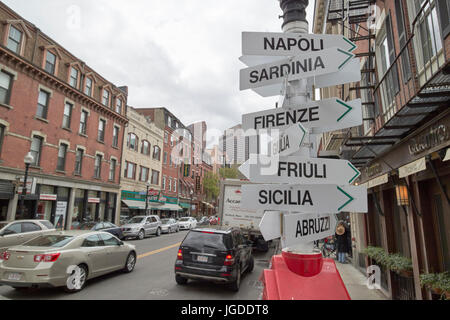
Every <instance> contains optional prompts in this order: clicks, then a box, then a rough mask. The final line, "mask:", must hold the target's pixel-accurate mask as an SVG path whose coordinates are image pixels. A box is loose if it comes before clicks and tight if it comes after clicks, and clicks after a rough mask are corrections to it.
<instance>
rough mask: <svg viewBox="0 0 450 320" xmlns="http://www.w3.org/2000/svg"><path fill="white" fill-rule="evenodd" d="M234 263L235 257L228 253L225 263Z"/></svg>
mask: <svg viewBox="0 0 450 320" xmlns="http://www.w3.org/2000/svg"><path fill="white" fill-rule="evenodd" d="M233 263H234V257H233V255H231V254H227V256H226V257H225V261H224V263H223V265H224V266H231V265H232V264H233Z"/></svg>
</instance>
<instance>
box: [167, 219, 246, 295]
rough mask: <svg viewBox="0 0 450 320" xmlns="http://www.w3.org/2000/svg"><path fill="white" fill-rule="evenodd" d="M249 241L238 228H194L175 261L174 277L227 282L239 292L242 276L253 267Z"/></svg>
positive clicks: (183, 282) (184, 282) (181, 282)
mask: <svg viewBox="0 0 450 320" xmlns="http://www.w3.org/2000/svg"><path fill="white" fill-rule="evenodd" d="M253 266H254V260H253V256H252V243H251V242H250V241H248V240H246V239H245V238H244V236H243V235H242V232H241V231H240V229H237V228H230V227H218V228H217V229H209V228H206V229H193V230H191V231H190V232H189V233H188V234H187V235H186V237H185V238H184V240H183V242H182V243H181V246H180V248H179V250H178V255H177V260H176V262H175V280H176V281H177V283H178V284H186V283H187V281H188V279H194V280H195V279H198V280H208V281H212V282H217V283H228V284H230V286H231V289H232V290H234V291H239V286H240V284H241V275H242V273H244V272H246V271H247V272H251V271H252V270H253Z"/></svg>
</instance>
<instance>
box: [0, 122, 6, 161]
mask: <svg viewBox="0 0 450 320" xmlns="http://www.w3.org/2000/svg"><path fill="white" fill-rule="evenodd" d="M5 130H6V127H5V126H4V125H1V124H0V154H1V152H2V147H3V139H5Z"/></svg>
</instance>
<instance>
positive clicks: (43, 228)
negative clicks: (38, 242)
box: [0, 220, 55, 253]
mask: <svg viewBox="0 0 450 320" xmlns="http://www.w3.org/2000/svg"><path fill="white" fill-rule="evenodd" d="M52 231H55V227H54V226H53V224H52V223H51V222H50V221H48V220H16V221H12V222H0V253H2V252H3V251H5V250H6V249H7V248H9V247H12V246H17V245H19V244H22V243H24V242H27V241H28V240H31V239H33V238H35V237H37V236H39V235H41V234H43V233H47V232H52Z"/></svg>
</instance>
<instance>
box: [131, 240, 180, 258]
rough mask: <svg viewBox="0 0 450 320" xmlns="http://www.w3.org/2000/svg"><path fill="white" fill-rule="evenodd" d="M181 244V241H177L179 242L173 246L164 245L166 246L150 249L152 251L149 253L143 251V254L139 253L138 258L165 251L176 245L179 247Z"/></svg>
mask: <svg viewBox="0 0 450 320" xmlns="http://www.w3.org/2000/svg"><path fill="white" fill-rule="evenodd" d="M180 244H181V242H177V243H175V244H173V245H171V246H168V247H164V248H161V249H157V250H153V251H150V252H147V253H143V254H140V255H138V256H137V258H138V259H141V258H144V257H147V256H151V255H152V254H155V253H159V252H163V251H166V250H169V249H172V248H175V247H179V246H180Z"/></svg>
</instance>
